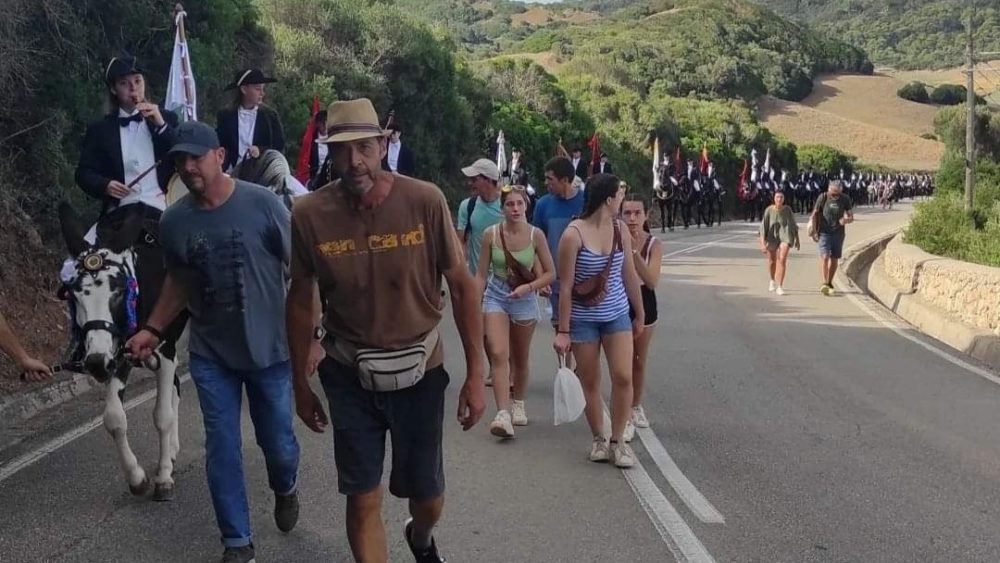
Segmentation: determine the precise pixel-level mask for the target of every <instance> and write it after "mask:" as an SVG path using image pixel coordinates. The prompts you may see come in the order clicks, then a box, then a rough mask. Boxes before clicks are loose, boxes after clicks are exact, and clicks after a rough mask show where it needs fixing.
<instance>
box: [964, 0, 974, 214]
mask: <svg viewBox="0 0 1000 563" xmlns="http://www.w3.org/2000/svg"><path fill="white" fill-rule="evenodd" d="M975 18H976V0H969V44H968V64H969V69H968V70H967V71H966V72H968V76H967V77H966V85H965V87H966V88H967V89H968V97H967V99H966V103H967V104H968V106H969V107H968V108H967V113H968V115H967V123H966V125H965V212H966V213H969V212H971V211H972V201H973V193H974V192H975V190H976V79H975V75H976V52H975V43H974V41H975V36H976V34H975V28H974V27H973V26H974V23H975Z"/></svg>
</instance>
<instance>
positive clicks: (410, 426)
mask: <svg viewBox="0 0 1000 563" xmlns="http://www.w3.org/2000/svg"><path fill="white" fill-rule="evenodd" d="M319 378H320V381H321V382H322V383H323V389H324V391H326V397H327V400H328V401H329V402H330V422H331V423H332V426H333V457H334V461H335V462H336V464H337V481H338V488H339V490H340V492H341V494H345V495H357V494H361V493H367V492H369V491H371V490H374V489H376V488H377V487H379V486H380V485H381V483H382V467H383V465H384V463H385V435H386V432H388V433H389V438H390V439H391V440H392V473H391V474H390V476H389V492H390V493H392V494H393V495H394V496H396V497H399V498H409V499H414V500H417V501H422V500H430V499H434V498H437V497H439V496H441V495H442V494H444V456H443V450H442V432H443V420H444V394H445V388H446V387H447V386H448V381H449V378H448V373H447V372H446V371H445V370H444V366H443V365H442V366H438V367H436V368H432V369H429V370H427V372H426V373H425V374H424V378H423V379H421V380H420V382H418V383H417V384H416V385H414V386H413V387H407V388H406V389H400V390H399V391H389V392H384V393H379V392H375V391H368V390H366V389H364V388H362V387H361V382H360V381H359V379H358V375H357V373H356V371H355V369H354V368H353V367H348V366H345V365H342V364H340V363H338V362H337V361H335V360H333V359H332V358H329V357H327V358H326V359H325V360H323V361H322V362H320V364H319Z"/></svg>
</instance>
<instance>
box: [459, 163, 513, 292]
mask: <svg viewBox="0 0 1000 563" xmlns="http://www.w3.org/2000/svg"><path fill="white" fill-rule="evenodd" d="M462 174H464V175H465V177H466V178H467V179H468V183H469V189H470V190H471V192H472V195H471V196H469V197H468V198H466V199H463V200H462V202H461V203H459V204H458V227H457V232H458V240H460V241H462V243H463V244H464V245H465V249H464V250H465V257H466V262H467V263H468V267H469V272H470V273H471V274H472V275H473V276H475V275H476V271H477V270H478V269H479V249H480V248H481V247H482V244H483V233H484V232H486V229H488V228H490V227H492V226H493V225H496V224H497V223H499V222H500V221H502V220H503V211H502V210H501V209H500V185H499V182H500V169H499V168H497V165H496V163H494V162H493V161H492V160H490V159H488V158H480V159H479V160H477V161H475V162H473V163H472V164H471V165H469V166H466V167H465V168H463V169H462Z"/></svg>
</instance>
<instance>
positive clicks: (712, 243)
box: [663, 233, 749, 259]
mask: <svg viewBox="0 0 1000 563" xmlns="http://www.w3.org/2000/svg"><path fill="white" fill-rule="evenodd" d="M747 234H749V233H740V234H738V235H731V236H728V237H723V238H720V239H716V240H713V241H709V242H703V243H701V244H696V245H694V246H690V247H688V248H684V249H681V250H676V251H674V252H670V253H668V254H664V255H663V258H664V259H666V258H670V257H671V256H679V255H681V254H690V253H692V252H697V251H699V250H702V249H705V248H709V247H712V246H715V245H717V244H719V243H722V242H726V241H727V240H733V239H736V238H740V237H745V236H747Z"/></svg>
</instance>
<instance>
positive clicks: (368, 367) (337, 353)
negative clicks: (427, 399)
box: [323, 328, 440, 392]
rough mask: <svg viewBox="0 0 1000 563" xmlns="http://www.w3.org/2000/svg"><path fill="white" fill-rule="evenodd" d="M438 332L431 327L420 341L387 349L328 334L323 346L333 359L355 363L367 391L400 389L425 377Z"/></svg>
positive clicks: (351, 364)
mask: <svg viewBox="0 0 1000 563" xmlns="http://www.w3.org/2000/svg"><path fill="white" fill-rule="evenodd" d="M439 339H440V335H439V334H438V329H437V328H434V329H433V330H431V331H430V332H429V333H428V334H427V336H425V337H424V338H423V339H422V340H421V341H420V342H418V343H416V344H413V345H411V346H405V347H403V348H397V349H394V350H387V349H385V348H364V347H358V346H356V345H354V344H353V343H351V342H348V341H346V340H344V339H343V338H334V337H333V336H332V335H330V334H327V336H326V338H324V339H323V348H324V349H325V350H326V353H327V354H329V355H330V357H331V358H333V359H334V360H336V361H338V362H340V363H342V364H344V365H348V366H354V368H355V369H356V370H357V372H358V379H359V380H360V382H361V387H362V388H364V389H366V390H368V391H377V392H386V391H399V390H400V389H406V388H407V387H413V386H414V385H416V384H417V383H419V382H420V380H421V379H423V378H424V372H425V371H426V370H427V360H428V359H429V358H430V355H431V354H433V353H434V349H435V348H437V345H438V340H439Z"/></svg>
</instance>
